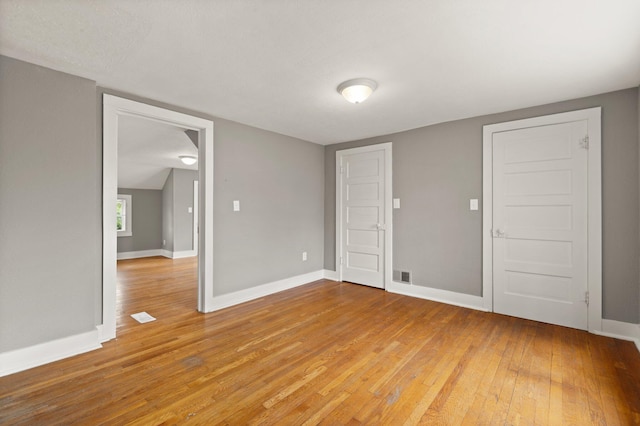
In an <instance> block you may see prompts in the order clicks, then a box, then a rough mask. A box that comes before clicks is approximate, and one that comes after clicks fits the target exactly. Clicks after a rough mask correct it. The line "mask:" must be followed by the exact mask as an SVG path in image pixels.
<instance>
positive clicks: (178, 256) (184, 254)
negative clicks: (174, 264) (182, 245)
mask: <svg viewBox="0 0 640 426" xmlns="http://www.w3.org/2000/svg"><path fill="white" fill-rule="evenodd" d="M165 251H166V250H165ZM168 253H171V254H170V256H166V257H169V258H171V259H182V258H183V257H194V256H197V255H198V253H196V251H195V250H183V251H174V252H168Z"/></svg>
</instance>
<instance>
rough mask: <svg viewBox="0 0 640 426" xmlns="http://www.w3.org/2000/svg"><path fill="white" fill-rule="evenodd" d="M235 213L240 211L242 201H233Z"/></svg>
mask: <svg viewBox="0 0 640 426" xmlns="http://www.w3.org/2000/svg"><path fill="white" fill-rule="evenodd" d="M233 211H234V212H239V211H240V200H233Z"/></svg>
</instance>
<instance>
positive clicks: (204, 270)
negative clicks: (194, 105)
mask: <svg viewBox="0 0 640 426" xmlns="http://www.w3.org/2000/svg"><path fill="white" fill-rule="evenodd" d="M102 104H103V113H102V117H103V133H102V141H103V142H102V143H103V146H102V324H101V325H99V326H98V330H99V333H100V340H101V341H106V340H110V339H113V338H115V337H116V246H117V243H116V233H115V230H114V231H111V229H113V224H114V223H115V220H116V219H115V213H116V209H115V200H116V196H117V188H118V118H119V117H122V116H132V117H140V118H144V119H148V120H153V121H157V122H160V123H165V124H170V125H174V126H180V127H183V128H187V129H192V130H196V131H198V160H199V162H200V164H199V167H198V170H199V171H198V173H199V178H198V180H199V182H201V183H200V185H199V190H200V199H199V201H200V206H199V208H200V211H199V213H200V215H199V218H200V230H201V231H202V232H201V233H200V235H201V236H202V238H200V240H199V248H198V253H199V255H200V256H199V259H198V310H199V311H200V312H208V311H209V310H210V309H209V308H210V307H211V306H213V122H212V121H211V120H206V119H203V118H199V117H194V116H192V115H187V114H183V113H179V112H176V111H172V110H168V109H165V108H160V107H156V106H152V105H148V104H145V103H142V102H136V101H132V100H130V99H125V98H120V97H118V96H113V95H108V94H104V95H103V97H102Z"/></svg>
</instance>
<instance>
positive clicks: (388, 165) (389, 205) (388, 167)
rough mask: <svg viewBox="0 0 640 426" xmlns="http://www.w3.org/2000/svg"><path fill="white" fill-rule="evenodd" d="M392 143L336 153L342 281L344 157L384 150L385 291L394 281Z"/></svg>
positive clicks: (337, 254)
mask: <svg viewBox="0 0 640 426" xmlns="http://www.w3.org/2000/svg"><path fill="white" fill-rule="evenodd" d="M392 148H393V143H392V142H385V143H380V144H374V145H366V146H362V147H358V148H349V149H342V150H338V151H336V258H335V261H336V273H337V279H338V281H342V265H341V264H340V258H341V257H342V255H343V253H342V174H341V173H340V167H341V162H342V156H343V155H345V154H357V153H361V152H371V151H378V150H380V149H383V150H384V151H385V154H384V162H385V165H384V169H385V174H384V182H385V188H384V197H385V202H384V216H385V222H386V223H385V231H384V232H385V236H384V276H383V284H384V289H385V290H386V289H388V288H389V285H390V284H391V282H392V279H393V184H392V178H393V170H392V167H393V161H392V160H393V158H392V153H393V151H392Z"/></svg>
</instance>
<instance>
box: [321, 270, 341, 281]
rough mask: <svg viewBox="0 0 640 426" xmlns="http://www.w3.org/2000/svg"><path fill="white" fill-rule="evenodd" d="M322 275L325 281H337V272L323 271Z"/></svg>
mask: <svg viewBox="0 0 640 426" xmlns="http://www.w3.org/2000/svg"><path fill="white" fill-rule="evenodd" d="M322 274H323V275H324V279H325V280H331V281H338V271H330V270H328V269H323V270H322Z"/></svg>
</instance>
